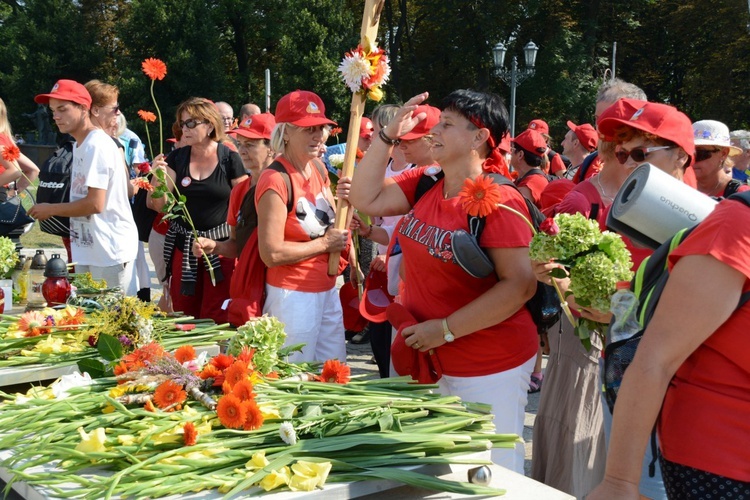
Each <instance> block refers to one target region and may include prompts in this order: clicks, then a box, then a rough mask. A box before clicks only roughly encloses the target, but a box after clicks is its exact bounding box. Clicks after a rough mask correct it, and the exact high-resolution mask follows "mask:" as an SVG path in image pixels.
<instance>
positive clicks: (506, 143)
mask: <svg viewBox="0 0 750 500" xmlns="http://www.w3.org/2000/svg"><path fill="white" fill-rule="evenodd" d="M497 149H499V150H500V151H501V152H502V153H510V134H505V135H504V136H503V138H502V139H501V140H500V144H498V145H497Z"/></svg>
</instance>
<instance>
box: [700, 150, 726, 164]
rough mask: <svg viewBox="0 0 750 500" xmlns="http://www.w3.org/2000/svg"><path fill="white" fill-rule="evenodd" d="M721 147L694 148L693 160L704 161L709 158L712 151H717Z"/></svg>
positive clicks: (712, 153)
mask: <svg viewBox="0 0 750 500" xmlns="http://www.w3.org/2000/svg"><path fill="white" fill-rule="evenodd" d="M719 151H721V149H696V150H695V161H696V162H698V161H706V160H708V159H709V158H711V157H712V156H713V155H714V153H718V152H719Z"/></svg>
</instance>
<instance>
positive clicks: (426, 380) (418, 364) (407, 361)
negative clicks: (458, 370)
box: [387, 302, 443, 384]
mask: <svg viewBox="0 0 750 500" xmlns="http://www.w3.org/2000/svg"><path fill="white" fill-rule="evenodd" d="M387 315H388V321H389V322H390V323H391V325H393V327H394V328H395V329H396V330H398V334H397V335H396V338H395V339H394V340H393V344H391V363H393V369H394V370H396V373H398V374H399V375H411V378H413V379H414V380H416V381H417V382H419V383H420V384H434V383H435V382H437V381H438V380H440V378H441V377H442V376H443V370H442V367H441V366H440V361H439V360H438V357H437V354H436V353H435V350H434V349H432V350H430V351H429V352H421V351H420V350H419V349H414V348H413V347H409V346H407V345H406V342H405V340H404V336H403V335H402V334H401V332H402V331H403V330H404V328H406V327H408V326H411V325H416V324H417V323H419V322H418V321H417V320H416V319H415V318H414V316H412V314H411V313H410V312H409V311H408V310H407V309H406V308H405V307H404V306H403V305H401V304H399V303H397V302H394V303H393V304H391V305H390V306H388V312H387Z"/></svg>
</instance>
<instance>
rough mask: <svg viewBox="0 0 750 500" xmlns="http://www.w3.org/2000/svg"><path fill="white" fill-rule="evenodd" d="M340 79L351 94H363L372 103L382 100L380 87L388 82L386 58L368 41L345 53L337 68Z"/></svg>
mask: <svg viewBox="0 0 750 500" xmlns="http://www.w3.org/2000/svg"><path fill="white" fill-rule="evenodd" d="M338 71H339V73H341V78H342V79H343V80H344V83H346V86H347V87H349V90H351V91H352V92H353V93H355V94H356V93H360V92H361V93H363V94H366V95H367V97H369V98H370V99H372V100H373V101H380V100H381V99H383V90H382V89H381V86H382V85H383V84H384V83H385V82H387V81H388V76H389V75H390V74H391V67H390V65H389V64H388V56H387V55H386V54H385V51H384V50H383V49H380V48H378V46H377V45H375V44H373V43H372V42H370V41H369V40H368V43H366V44H365V46H364V47H363V46H362V45H358V46H357V48H356V49H354V50H352V51H351V52H347V53H346V55H344V59H343V61H341V64H339V67H338Z"/></svg>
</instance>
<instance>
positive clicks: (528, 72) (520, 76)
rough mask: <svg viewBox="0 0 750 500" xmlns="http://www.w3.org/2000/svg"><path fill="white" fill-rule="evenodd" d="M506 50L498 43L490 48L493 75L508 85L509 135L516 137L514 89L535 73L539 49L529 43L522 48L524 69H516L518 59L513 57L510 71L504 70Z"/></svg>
mask: <svg viewBox="0 0 750 500" xmlns="http://www.w3.org/2000/svg"><path fill="white" fill-rule="evenodd" d="M507 52H508V49H506V48H505V45H504V44H502V43H498V44H497V45H495V46H494V47H493V48H492V60H493V64H494V66H495V74H496V75H497V76H498V77H500V79H501V80H502V81H504V82H505V83H507V84H509V85H510V135H511V137H515V136H516V87H518V86H519V85H521V84H522V83H523V82H525V81H526V79H527V78H530V77H532V76H534V73H536V69H535V66H536V53H537V52H539V47H537V46H536V44H535V43H534V42H531V41H529V43H527V44H526V46H525V47H524V48H523V57H524V61H525V62H526V67H525V68H519V67H518V59H517V58H516V56H513V63H512V64H511V67H510V70H507V69H505V67H504V65H505V54H506V53H507Z"/></svg>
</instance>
